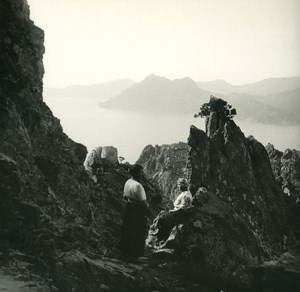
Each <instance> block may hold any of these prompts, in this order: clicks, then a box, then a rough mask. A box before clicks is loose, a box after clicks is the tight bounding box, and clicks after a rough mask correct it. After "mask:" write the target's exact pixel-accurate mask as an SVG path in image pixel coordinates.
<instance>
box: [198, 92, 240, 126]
mask: <svg viewBox="0 0 300 292" xmlns="http://www.w3.org/2000/svg"><path fill="white" fill-rule="evenodd" d="M212 112H215V113H217V114H218V116H219V118H221V119H222V120H224V121H227V120H231V119H232V118H233V117H234V116H235V115H236V109H235V108H233V107H232V105H230V104H228V103H227V101H225V100H223V99H221V98H217V97H215V96H213V95H211V96H210V100H209V102H207V103H204V104H203V105H202V106H201V107H200V111H199V112H198V113H197V114H195V115H194V117H195V118H198V117H201V118H204V117H208V116H209V115H210V113H212Z"/></svg>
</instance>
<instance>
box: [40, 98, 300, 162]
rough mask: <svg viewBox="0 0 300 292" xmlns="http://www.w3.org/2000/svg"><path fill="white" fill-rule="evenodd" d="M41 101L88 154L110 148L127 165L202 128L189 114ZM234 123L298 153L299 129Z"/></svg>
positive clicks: (68, 100)
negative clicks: (151, 148)
mask: <svg viewBox="0 0 300 292" xmlns="http://www.w3.org/2000/svg"><path fill="white" fill-rule="evenodd" d="M44 100H45V102H46V103H47V105H48V106H49V107H50V108H51V110H52V112H53V114H54V115H55V116H56V117H57V118H59V119H60V121H61V124H62V126H63V129H64V131H65V133H66V134H67V135H68V136H69V137H70V138H71V139H73V140H74V141H76V142H79V143H82V144H84V145H85V146H86V147H87V148H88V150H89V151H91V150H92V149H94V148H95V147H98V146H109V145H112V146H114V147H116V148H117V149H118V155H119V156H123V157H124V158H125V159H126V160H127V161H129V162H131V163H134V162H135V161H136V160H137V159H138V157H139V155H140V153H141V152H142V150H143V148H144V147H145V146H146V145H148V144H152V145H156V144H157V145H161V144H170V143H176V142H179V141H183V142H186V141H187V138H188V135H189V128H190V126H191V125H195V126H196V127H198V128H200V129H204V119H201V118H197V119H195V118H194V117H193V115H190V114H155V115H154V114H150V113H146V114H144V113H143V114H141V113H137V112H125V111H120V110H110V109H102V108H100V107H98V105H97V103H98V101H97V100H96V99H79V98H75V99H74V98H73V99H72V98H65V97H64V98H56V97H55V98H53V97H51V98H50V97H48V98H47V97H45V98H44ZM235 122H236V123H237V124H238V126H239V127H240V128H241V130H242V131H243V132H244V134H245V135H246V136H248V135H253V136H254V137H255V138H256V139H257V140H259V141H260V142H261V143H263V144H264V145H266V144H267V143H269V142H270V143H272V144H273V145H274V146H275V147H276V148H277V149H279V150H285V149H287V148H292V149H293V148H294V149H297V150H300V126H278V125H265V124H258V123H253V122H250V121H243V120H239V119H235Z"/></svg>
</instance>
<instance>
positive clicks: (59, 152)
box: [0, 0, 154, 291]
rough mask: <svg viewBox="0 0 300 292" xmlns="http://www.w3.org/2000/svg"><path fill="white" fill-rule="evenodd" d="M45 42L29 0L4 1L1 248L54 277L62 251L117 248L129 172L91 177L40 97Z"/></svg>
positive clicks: (0, 23) (79, 148)
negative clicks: (16, 251)
mask: <svg viewBox="0 0 300 292" xmlns="http://www.w3.org/2000/svg"><path fill="white" fill-rule="evenodd" d="M43 41H44V33H43V31H42V30H41V29H39V28H38V27H36V26H35V25H34V24H33V22H32V21H31V20H30V19H29V8H28V5H27V2H26V1H22V0H3V1H1V4H0V51H1V56H0V141H1V143H0V249H1V251H2V250H6V251H7V256H8V259H10V258H12V257H10V256H9V255H10V249H12V248H16V249H19V250H20V251H22V252H24V253H27V254H30V255H32V256H34V257H38V259H39V261H41V262H42V263H43V267H44V268H43V269H38V271H39V272H41V273H44V274H43V276H44V277H53V274H55V273H56V270H57V269H58V267H59V265H60V263H59V259H58V258H57V255H58V254H60V253H63V252H66V251H70V250H75V249H80V250H81V251H82V252H83V253H85V254H86V255H90V254H94V255H95V254H96V255H98V256H100V255H103V254H109V253H110V251H111V250H112V249H113V248H114V247H116V244H117V242H118V240H119V234H120V228H121V222H122V213H123V210H124V202H123V199H122V196H123V194H122V190H123V186H124V183H125V181H126V180H127V179H128V178H129V174H128V171H127V168H126V167H123V166H118V165H109V167H108V169H107V171H106V173H104V174H103V175H102V176H101V177H100V180H99V182H98V183H97V184H94V182H93V181H92V180H91V179H90V178H89V176H88V174H87V173H86V171H85V169H84V166H83V163H84V159H85V157H86V154H87V150H86V147H85V146H83V145H81V144H78V143H75V142H74V141H72V140H71V139H70V138H69V137H68V136H67V135H66V134H65V133H64V132H63V130H62V127H61V124H60V121H59V120H58V119H57V118H55V117H54V116H53V115H52V112H51V110H50V109H49V108H48V106H47V105H46V104H45V103H44V102H43V98H42V91H43V83H42V78H43V74H44V68H43V63H42V57H43V53H44V45H43ZM146 183H147V182H146ZM146 188H147V186H146ZM153 189H154V187H152V188H151V185H149V187H148V188H147V191H148V195H149V197H150V198H151V191H152V190H153ZM153 192H154V191H153ZM108 247H109V249H108ZM50 271H51V272H50ZM68 289H71V286H70V287H69V288H68ZM63 291H69V290H64V289H63Z"/></svg>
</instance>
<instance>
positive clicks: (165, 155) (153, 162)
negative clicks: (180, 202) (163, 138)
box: [137, 142, 189, 209]
mask: <svg viewBox="0 0 300 292" xmlns="http://www.w3.org/2000/svg"><path fill="white" fill-rule="evenodd" d="M188 148H189V147H188V145H187V143H183V142H180V143H175V144H170V145H161V146H158V145H155V146H152V145H148V146H146V147H145V148H144V149H143V151H142V153H141V155H140V157H139V159H138V161H137V163H139V164H141V165H142V166H143V168H144V172H145V173H146V174H147V177H148V178H150V179H152V181H153V183H154V184H156V185H158V186H159V188H160V189H161V191H162V194H164V195H163V206H164V207H165V208H167V209H168V208H171V207H172V201H174V199H175V198H176V197H177V195H178V190H177V188H176V182H177V180H178V178H180V177H184V176H185V168H186V162H187V161H186V160H187V154H188V151H189V149H188Z"/></svg>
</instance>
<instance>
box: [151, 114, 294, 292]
mask: <svg viewBox="0 0 300 292" xmlns="http://www.w3.org/2000/svg"><path fill="white" fill-rule="evenodd" d="M211 118H213V119H214V120H212V121H210V120H209V119H211ZM215 120H216V117H215V114H211V115H210V117H209V118H208V120H207V123H206V133H205V132H203V131H202V130H199V129H197V128H196V127H194V126H192V127H191V129H190V136H189V139H188V145H189V147H190V151H189V153H188V162H187V178H188V180H189V182H190V189H191V192H192V194H193V195H194V207H192V208H191V209H190V210H189V212H187V213H186V215H185V216H183V217H182V216H181V217H180V218H179V221H178V216H177V217H176V216H175V218H174V216H173V215H172V216H173V217H172V216H171V217H170V216H167V220H166V219H165V213H163V212H162V213H160V215H159V216H158V218H156V219H155V221H154V224H153V225H152V226H151V228H150V231H149V236H148V239H147V242H148V244H149V246H150V247H152V248H154V249H161V248H171V249H173V250H174V254H175V255H177V256H179V257H185V258H187V259H189V260H190V261H192V262H195V263H198V264H200V266H201V267H205V268H204V270H205V273H204V278H207V279H209V278H211V279H212V278H215V279H216V278H217V279H218V281H219V283H220V286H219V287H218V288H219V289H224V287H226V288H227V289H229V290H230V289H233V290H241V289H242V290H247V289H250V290H251V289H258V288H257V287H259V285H260V284H259V283H261V280H262V279H261V277H262V274H261V273H260V272H258V269H259V267H260V265H261V264H262V263H263V262H264V261H268V260H271V259H274V258H276V257H277V256H280V255H281V254H282V253H283V252H284V251H286V250H288V249H290V248H295V247H296V246H297V238H296V237H297V232H296V230H297V228H296V226H295V224H291V219H292V216H293V218H294V220H295V219H297V216H296V215H295V213H292V214H294V215H292V216H291V215H289V211H290V206H289V204H288V203H287V201H286V195H285V194H284V192H283V191H282V189H281V188H280V187H279V185H278V184H277V183H276V180H275V177H274V175H273V172H272V167H271V163H270V160H269V156H268V153H267V151H266V149H265V147H264V146H263V145H262V144H261V143H259V142H258V141H257V140H255V139H254V138H253V137H248V138H246V137H245V136H244V134H243V132H242V131H241V130H240V128H239V127H238V126H237V125H236V124H235V123H234V122H233V121H232V120H227V121H223V122H222V123H216V122H215ZM293 173H295V171H293ZM172 220H173V221H174V222H173V221H172ZM173 223H174V224H173ZM169 227H171V229H172V231H171V232H168V233H167V234H164V235H163V236H162V235H161V234H163V233H164V232H163V230H166V229H168V230H170V228H169ZM255 267H256V268H255ZM202 276H203V275H202ZM293 276H294V275H293ZM265 285H266V286H265V287H264V288H266V287H267V285H268V284H265Z"/></svg>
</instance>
